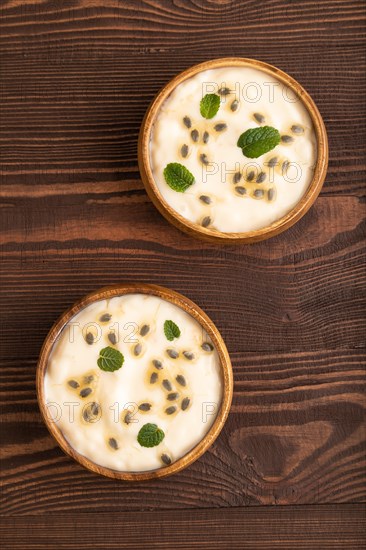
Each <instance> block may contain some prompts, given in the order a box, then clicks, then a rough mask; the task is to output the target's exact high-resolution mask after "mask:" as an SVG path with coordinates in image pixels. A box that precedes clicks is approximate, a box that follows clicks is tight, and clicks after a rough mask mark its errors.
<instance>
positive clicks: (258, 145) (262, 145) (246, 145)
mask: <svg viewBox="0 0 366 550" xmlns="http://www.w3.org/2000/svg"><path fill="white" fill-rule="evenodd" d="M280 139H281V136H280V133H279V131H278V130H276V128H272V126H260V127H259V128H251V129H250V130H247V131H246V132H244V134H242V135H241V136H240V138H239V139H238V143H237V145H238V147H240V149H241V150H242V153H243V155H244V156H245V157H248V158H250V159H256V158H258V157H260V156H262V155H264V153H268V151H271V149H274V147H276V145H278V144H279V142H280Z"/></svg>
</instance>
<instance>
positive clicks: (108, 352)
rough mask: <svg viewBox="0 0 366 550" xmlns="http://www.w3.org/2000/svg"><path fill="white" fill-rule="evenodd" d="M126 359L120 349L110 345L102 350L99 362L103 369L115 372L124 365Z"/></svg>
mask: <svg viewBox="0 0 366 550" xmlns="http://www.w3.org/2000/svg"><path fill="white" fill-rule="evenodd" d="M124 360H125V358H124V357H123V355H122V353H121V352H120V351H118V349H115V348H111V347H110V346H108V347H106V348H103V349H101V350H100V352H99V357H98V360H97V364H98V367H99V368H100V369H101V370H104V371H106V372H114V371H115V370H118V369H120V368H121V367H122V365H123V363H124Z"/></svg>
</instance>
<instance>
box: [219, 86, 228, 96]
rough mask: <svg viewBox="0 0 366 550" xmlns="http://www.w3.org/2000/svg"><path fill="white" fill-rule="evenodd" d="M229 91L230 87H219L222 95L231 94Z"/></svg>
mask: <svg viewBox="0 0 366 550" xmlns="http://www.w3.org/2000/svg"><path fill="white" fill-rule="evenodd" d="M229 93H230V88H226V87H224V88H220V89H219V94H220V95H229Z"/></svg>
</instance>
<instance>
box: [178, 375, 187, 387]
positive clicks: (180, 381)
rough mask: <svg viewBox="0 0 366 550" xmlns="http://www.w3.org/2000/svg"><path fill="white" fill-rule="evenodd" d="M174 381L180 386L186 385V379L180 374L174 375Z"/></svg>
mask: <svg viewBox="0 0 366 550" xmlns="http://www.w3.org/2000/svg"><path fill="white" fill-rule="evenodd" d="M176 381H177V382H178V384H180V385H181V386H186V385H187V382H186V379H185V378H184V376H183V375H182V374H178V376H177V377H176Z"/></svg>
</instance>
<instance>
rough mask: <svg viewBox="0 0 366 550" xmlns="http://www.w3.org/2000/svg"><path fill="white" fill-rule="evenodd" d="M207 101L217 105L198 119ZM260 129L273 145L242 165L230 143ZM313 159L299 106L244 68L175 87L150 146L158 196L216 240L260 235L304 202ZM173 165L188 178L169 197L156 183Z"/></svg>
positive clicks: (310, 133)
mask: <svg viewBox="0 0 366 550" xmlns="http://www.w3.org/2000/svg"><path fill="white" fill-rule="evenodd" d="M209 93H214V94H217V95H219V96H220V99H221V103H220V108H219V110H218V112H217V114H216V115H215V116H214V117H213V118H211V119H205V118H203V116H202V115H201V113H200V100H201V99H202V98H203V97H204V96H205V95H206V94H209ZM260 126H270V127H273V128H275V129H277V130H278V131H279V132H280V135H281V142H280V143H279V145H277V146H276V147H275V148H274V149H272V150H271V151H269V152H267V153H265V154H264V155H262V156H260V157H258V158H246V157H245V156H244V155H243V152H242V150H241V148H240V147H238V146H237V141H238V138H239V137H240V135H241V134H242V133H243V132H245V131H246V130H248V129H251V128H257V127H260ZM217 128H218V129H217ZM192 132H193V134H192ZM207 136H208V137H207ZM316 159H317V142H316V136H315V133H314V129H313V125H312V121H311V118H310V115H309V113H308V111H307V109H306V107H305V105H304V104H303V102H302V101H301V99H299V98H298V97H296V96H295V95H294V93H293V92H292V91H291V90H290V89H289V88H287V87H286V86H285V85H284V84H283V83H282V82H280V81H279V80H276V79H275V78H273V77H272V76H270V75H269V74H267V73H264V72H262V71H260V70H258V69H253V68H250V67H239V66H238V67H224V68H218V69H211V70H207V71H203V72H201V73H198V74H197V75H195V76H193V77H191V78H189V79H187V80H185V81H184V82H182V83H181V84H179V85H178V86H177V87H176V88H175V89H174V90H173V92H172V93H171V94H170V96H169V97H168V98H167V99H166V100H165V102H164V103H163V105H162V106H161V108H160V110H159V112H158V114H157V118H156V121H155V123H154V126H153V129H152V133H151V140H150V160H151V168H152V172H153V177H154V180H155V182H156V185H157V187H158V190H159V192H160V194H161V196H162V197H163V198H164V199H165V201H166V202H167V203H168V204H169V205H170V206H171V207H172V208H173V209H174V210H175V211H176V212H178V213H179V214H181V215H182V216H183V217H184V218H186V219H187V220H189V221H190V222H193V223H195V224H198V225H201V226H203V227H207V228H208V229H211V230H213V231H215V230H218V231H221V232H234V233H236V232H238V233H239V232H240V233H241V232H246V231H252V230H257V229H261V228H263V227H267V226H269V225H271V224H272V223H273V222H275V221H276V220H278V219H280V218H281V217H283V216H284V215H285V214H287V213H288V212H289V211H290V210H291V209H292V208H293V207H294V206H295V205H296V204H297V203H298V202H299V201H300V199H301V198H302V197H303V195H304V194H305V192H306V190H307V188H308V186H309V184H310V182H311V180H312V178H313V174H314V168H315V164H316ZM173 162H178V163H180V164H182V165H183V166H185V167H186V168H187V169H188V170H189V171H190V172H191V173H192V174H193V176H194V179H195V182H194V184H193V185H191V186H190V187H189V188H188V189H187V190H186V191H185V192H182V193H181V192H177V191H174V190H173V189H171V188H170V187H169V185H168V184H167V182H166V180H165V178H164V168H165V167H166V166H167V164H168V163H173ZM263 174H264V175H263Z"/></svg>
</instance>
